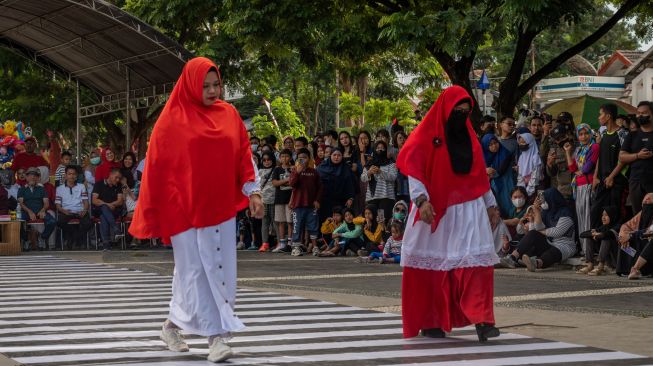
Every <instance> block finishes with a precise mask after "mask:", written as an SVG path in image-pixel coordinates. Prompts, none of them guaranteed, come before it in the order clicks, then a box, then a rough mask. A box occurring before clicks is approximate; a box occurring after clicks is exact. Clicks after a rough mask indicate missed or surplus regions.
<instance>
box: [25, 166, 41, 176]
mask: <svg viewBox="0 0 653 366" xmlns="http://www.w3.org/2000/svg"><path fill="white" fill-rule="evenodd" d="M30 174H34V175H38V176H39V177H40V176H41V171H40V170H39V168H37V167H31V168H28V169H27V172H25V175H30Z"/></svg>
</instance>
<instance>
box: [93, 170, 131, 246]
mask: <svg viewBox="0 0 653 366" xmlns="http://www.w3.org/2000/svg"><path fill="white" fill-rule="evenodd" d="M121 178H122V176H121V174H120V169H118V168H113V169H112V170H111V171H110V172H109V176H108V177H107V178H106V179H104V180H101V181H98V182H96V183H95V186H94V187H93V211H94V216H96V217H99V218H100V236H101V239H102V246H103V249H104V250H105V251H107V250H111V242H114V241H115V235H116V234H117V225H116V219H117V218H119V217H120V215H121V214H122V205H123V204H124V202H125V199H124V196H123V193H122V187H121V185H120V180H121Z"/></svg>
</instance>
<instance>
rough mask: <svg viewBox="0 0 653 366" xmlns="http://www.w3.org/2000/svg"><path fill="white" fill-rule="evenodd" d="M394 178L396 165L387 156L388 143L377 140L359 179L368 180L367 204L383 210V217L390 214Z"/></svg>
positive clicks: (393, 200)
mask: <svg viewBox="0 0 653 366" xmlns="http://www.w3.org/2000/svg"><path fill="white" fill-rule="evenodd" d="M384 131H385V130H384ZM386 132H387V131H386ZM396 179H397V166H396V165H395V163H394V161H392V160H391V159H390V158H388V145H387V144H386V143H385V142H383V141H377V142H376V143H375V144H374V153H373V154H372V159H371V160H370V162H369V163H367V165H365V168H364V169H363V174H361V181H363V182H368V187H367V195H366V197H365V199H366V202H367V204H374V205H376V206H377V207H378V208H379V209H381V210H383V218H384V219H385V218H386V217H391V216H392V207H393V205H394V203H395V180H396Z"/></svg>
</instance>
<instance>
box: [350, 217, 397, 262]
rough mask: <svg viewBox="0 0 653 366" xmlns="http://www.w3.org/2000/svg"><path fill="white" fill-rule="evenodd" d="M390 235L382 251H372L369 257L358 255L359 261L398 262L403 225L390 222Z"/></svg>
mask: <svg viewBox="0 0 653 366" xmlns="http://www.w3.org/2000/svg"><path fill="white" fill-rule="evenodd" d="M390 232H391V233H392V236H390V238H388V240H387V241H386V243H385V246H384V247H383V252H373V253H371V254H370V255H369V257H364V256H362V257H358V259H357V262H359V263H370V262H376V263H379V264H383V263H400V262H401V244H402V242H403V237H404V227H403V225H401V224H400V223H398V222H393V223H392V224H390Z"/></svg>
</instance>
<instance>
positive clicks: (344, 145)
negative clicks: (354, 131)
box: [332, 131, 362, 176]
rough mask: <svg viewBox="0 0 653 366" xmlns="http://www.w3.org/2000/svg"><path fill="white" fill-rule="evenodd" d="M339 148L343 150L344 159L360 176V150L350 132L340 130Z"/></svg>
mask: <svg viewBox="0 0 653 366" xmlns="http://www.w3.org/2000/svg"><path fill="white" fill-rule="evenodd" d="M338 148H339V149H340V150H341V151H342V161H343V162H344V163H345V165H346V166H347V167H349V169H350V170H351V171H352V172H353V173H354V174H355V175H356V176H359V175H360V171H361V170H362V167H361V162H360V161H359V160H358V152H357V151H356V146H354V144H353V143H352V139H351V135H350V134H349V132H347V131H341V132H340V134H339V135H338ZM332 153H333V152H332Z"/></svg>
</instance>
